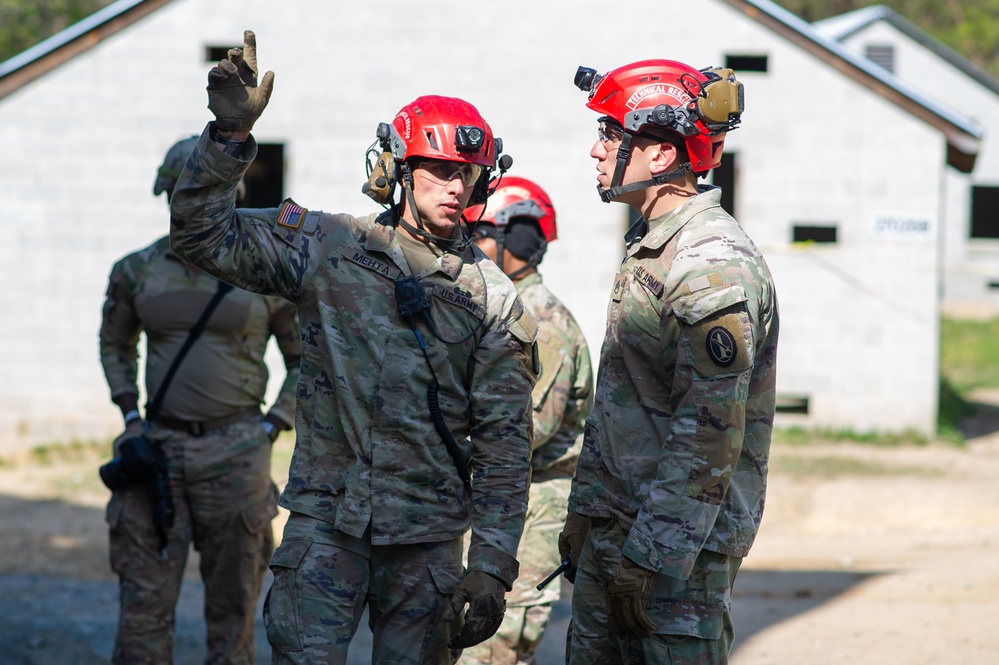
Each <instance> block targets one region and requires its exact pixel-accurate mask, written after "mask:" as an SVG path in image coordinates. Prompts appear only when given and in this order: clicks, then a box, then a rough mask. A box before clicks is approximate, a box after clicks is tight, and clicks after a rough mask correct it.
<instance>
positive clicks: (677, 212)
mask: <svg viewBox="0 0 999 665" xmlns="http://www.w3.org/2000/svg"><path fill="white" fill-rule="evenodd" d="M697 190H698V193H697V195H696V196H695V197H694V198H692V199H690V200H689V201H687V202H685V203H684V204H683V205H681V206H680V207H678V208H674V209H673V210H670V211H669V212H667V213H665V214H663V215H660V216H658V217H654V218H652V219H650V220H649V221H648V232H647V233H646V234H645V237H644V238H642V239H641V241H639V242H638V243H637V245H638V247H645V248H647V249H659V248H661V247H662V246H663V245H665V244H666V243H667V242H669V239H670V238H672V237H673V236H674V235H676V234H677V232H678V231H679V230H680V229H682V228H683V226H684V225H685V224H686V223H687V222H688V221H690V219H691V218H692V217H693V216H694V215H696V214H697V213H699V212H702V211H704V210H707V209H708V208H716V207H718V206H720V205H721V190H720V189H719V188H717V187H713V186H710V185H698V187H697Z"/></svg>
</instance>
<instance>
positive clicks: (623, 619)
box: [607, 556, 656, 637]
mask: <svg viewBox="0 0 999 665" xmlns="http://www.w3.org/2000/svg"><path fill="white" fill-rule="evenodd" d="M653 577H655V572H653V571H651V570H649V569H648V568H643V567H641V566H639V565H638V564H637V563H635V562H633V561H632V560H631V559H629V558H628V557H626V556H622V557H621V563H619V564H618V567H617V570H616V571H614V574H613V575H611V578H610V583H609V584H608V585H607V593H608V596H609V598H610V620H611V627H612V628H613V629H614V630H615V631H616V632H618V633H621V634H625V635H634V636H635V637H649V636H650V635H652V631H653V630H655V628H656V624H654V623H652V619H650V618H649V615H648V614H647V613H646V612H645V603H646V600H647V598H648V595H649V592H650V591H651V589H652V578H653Z"/></svg>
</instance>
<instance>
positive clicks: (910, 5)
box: [776, 0, 999, 76]
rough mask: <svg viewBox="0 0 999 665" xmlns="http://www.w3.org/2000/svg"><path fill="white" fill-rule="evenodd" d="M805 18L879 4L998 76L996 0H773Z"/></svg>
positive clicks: (998, 14) (998, 4) (998, 8)
mask: <svg viewBox="0 0 999 665" xmlns="http://www.w3.org/2000/svg"><path fill="white" fill-rule="evenodd" d="M776 2H777V4H779V5H781V6H782V7H784V8H785V9H788V10H790V11H792V12H794V13H795V14H797V15H798V16H800V17H801V18H803V19H805V20H806V21H808V22H813V21H818V20H820V19H824V18H829V17H830V16H836V15H838V14H843V13H845V12H850V11H853V10H855V9H861V8H863V7H869V6H871V5H875V4H879V5H884V6H885V7H890V8H891V9H893V10H895V12H896V13H898V14H899V15H901V16H903V17H905V18H906V19H908V20H909V21H910V22H912V23H914V24H915V25H917V26H919V27H920V28H921V29H922V30H925V31H926V32H927V34H930V35H932V36H933V37H935V38H936V39H938V40H940V42H942V43H943V44H946V45H947V46H949V47H950V48H952V49H954V50H955V51H957V52H958V53H960V54H961V55H963V56H964V57H966V58H967V59H968V60H970V61H971V62H973V63H975V64H976V65H978V66H979V67H981V68H982V69H984V70H986V71H988V72H990V73H991V74H993V75H994V76H999V0H882V1H881V2H869V1H865V0H776Z"/></svg>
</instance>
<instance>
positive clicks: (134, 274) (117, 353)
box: [100, 236, 301, 427]
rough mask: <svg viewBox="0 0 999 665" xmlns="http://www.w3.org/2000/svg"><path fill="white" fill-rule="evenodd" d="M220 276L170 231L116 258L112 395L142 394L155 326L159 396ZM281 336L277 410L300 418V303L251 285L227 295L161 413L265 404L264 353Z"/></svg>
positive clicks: (110, 335) (105, 324)
mask: <svg viewBox="0 0 999 665" xmlns="http://www.w3.org/2000/svg"><path fill="white" fill-rule="evenodd" d="M218 284H219V282H218V280H217V279H215V278H214V277H212V276H211V275H208V274H205V273H204V272H202V271H200V270H198V269H196V268H194V267H193V266H190V265H188V264H186V263H185V262H184V261H182V260H181V259H180V257H178V256H177V255H176V254H174V253H173V252H172V251H171V250H170V243H169V239H168V238H167V237H166V236H164V237H162V238H160V239H159V240H157V241H156V242H154V243H153V244H151V245H149V246H148V247H145V248H144V249H141V250H139V251H137V252H133V253H131V254H129V255H128V256H126V257H124V258H123V259H121V260H120V261H118V262H117V263H115V264H114V267H113V268H112V269H111V277H110V279H109V280H108V290H107V296H106V298H105V300H104V315H103V318H102V321H101V329H100V352H101V364H102V365H103V367H104V376H105V377H106V379H107V382H108V385H109V386H110V388H111V397H112V398H113V397H117V396H118V395H122V394H125V393H133V394H135V395H138V394H139V390H138V387H137V385H136V380H137V375H138V350H137V347H136V345H137V343H138V341H139V334H140V332H143V331H145V334H146V340H147V344H146V356H147V359H146V367H145V382H146V397H147V399H149V400H150V401H151V400H152V398H153V396H154V395H155V394H156V392H157V390H159V387H160V382H161V381H162V379H163V377H164V375H165V374H166V372H167V369H169V367H170V365H171V364H172V363H173V360H174V358H175V357H176V355H177V352H178V351H179V350H180V347H181V346H183V344H184V342H185V341H186V340H187V336H188V333H189V332H190V330H191V328H192V327H193V326H194V324H195V322H196V321H197V320H198V318H200V316H201V313H202V312H203V311H204V309H205V307H206V306H207V305H208V302H209V301H210V300H211V299H212V296H214V295H215V291H216V289H217V288H218ZM271 335H273V336H274V338H275V339H276V341H277V343H278V347H279V348H280V350H281V354H282V355H283V356H284V364H285V369H286V374H285V379H284V383H283V384H282V386H281V391H280V392H279V393H278V396H277V399H276V400H275V402H274V404H273V405H272V406H271V408H270V414H271V415H273V416H276V417H277V418H279V419H280V420H282V421H284V422H285V423H287V424H288V426H289V427H290V426H291V425H292V423H294V421H295V388H296V385H297V383H298V362H299V358H300V356H301V346H300V344H301V342H300V339H299V338H300V333H299V328H298V317H297V316H296V314H295V307H294V306H293V305H292V304H291V303H289V302H287V301H285V300H282V299H281V298H273V297H267V296H261V295H258V294H255V293H250V292H248V291H243V290H241V289H234V290H232V291H230V292H229V293H227V294H226V296H225V297H224V298H223V299H222V300H221V302H219V305H218V307H217V308H216V309H215V311H214V312H213V313H212V317H211V319H209V321H208V325H207V326H206V327H205V330H204V333H203V334H202V335H201V337H199V338H198V341H197V342H196V343H195V344H194V345H193V346H192V347H191V349H190V351H189V352H188V354H187V355H186V356H185V357H184V359H183V360H182V361H181V363H180V365H178V366H177V374H176V375H175V376H174V378H173V381H172V382H171V383H170V386H169V388H168V389H167V392H166V394H165V395H164V399H163V404H162V405H161V407H160V415H162V416H168V417H171V418H180V419H182V420H188V421H202V420H211V419H214V418H224V417H226V416H230V415H232V414H234V413H236V412H239V411H241V410H243V409H248V408H253V407H259V406H260V404H261V403H262V402H263V401H264V393H265V391H266V388H267V379H268V371H267V365H266V364H265V363H264V353H265V351H266V349H267V342H268V340H269V339H270V338H271Z"/></svg>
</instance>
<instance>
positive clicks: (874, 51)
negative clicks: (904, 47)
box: [864, 44, 895, 72]
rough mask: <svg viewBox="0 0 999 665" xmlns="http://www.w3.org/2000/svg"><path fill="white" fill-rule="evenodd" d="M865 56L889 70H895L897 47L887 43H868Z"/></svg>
mask: <svg viewBox="0 0 999 665" xmlns="http://www.w3.org/2000/svg"><path fill="white" fill-rule="evenodd" d="M864 56H865V57H866V58H867V59H868V60H870V61H871V62H873V63H874V64H876V65H878V66H879V67H881V68H883V69H887V70H888V71H889V72H894V71H895V47H894V46H888V45H885V44H868V45H867V46H865V47H864Z"/></svg>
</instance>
